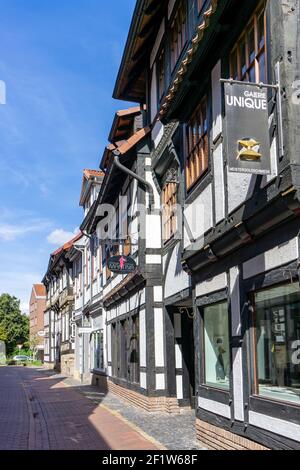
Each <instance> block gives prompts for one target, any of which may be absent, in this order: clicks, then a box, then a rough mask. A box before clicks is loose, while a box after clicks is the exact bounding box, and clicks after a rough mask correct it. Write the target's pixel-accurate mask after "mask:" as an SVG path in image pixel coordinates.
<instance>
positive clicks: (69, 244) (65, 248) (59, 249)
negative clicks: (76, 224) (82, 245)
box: [52, 232, 82, 256]
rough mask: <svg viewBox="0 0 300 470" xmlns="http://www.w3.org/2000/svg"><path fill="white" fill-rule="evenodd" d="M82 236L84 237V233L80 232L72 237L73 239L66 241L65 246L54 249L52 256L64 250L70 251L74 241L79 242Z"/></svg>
mask: <svg viewBox="0 0 300 470" xmlns="http://www.w3.org/2000/svg"><path fill="white" fill-rule="evenodd" d="M81 237H82V233H81V232H79V233H78V234H77V235H76V236H75V237H74V238H72V240H70V241H68V242H67V243H65V244H64V245H63V246H61V247H60V248H58V249H57V250H56V251H54V252H53V253H52V256H56V255H58V254H59V253H61V252H62V251H68V250H69V249H70V248H72V246H73V245H74V243H75V242H77V240H79V239H80V238H81Z"/></svg>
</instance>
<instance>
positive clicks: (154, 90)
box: [150, 64, 157, 121]
mask: <svg viewBox="0 0 300 470" xmlns="http://www.w3.org/2000/svg"><path fill="white" fill-rule="evenodd" d="M150 105H151V121H153V119H154V118H155V116H156V114H157V82H156V64H154V65H153V69H152V77H151V101H150Z"/></svg>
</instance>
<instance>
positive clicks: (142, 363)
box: [139, 310, 147, 367]
mask: <svg viewBox="0 0 300 470" xmlns="http://www.w3.org/2000/svg"><path fill="white" fill-rule="evenodd" d="M139 339H140V366H141V367H146V366H147V355H146V352H147V342H146V311H145V310H141V311H140V338H139Z"/></svg>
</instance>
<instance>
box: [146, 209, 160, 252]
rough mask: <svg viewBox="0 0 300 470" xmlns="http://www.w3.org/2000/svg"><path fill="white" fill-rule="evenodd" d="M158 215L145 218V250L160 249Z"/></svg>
mask: <svg viewBox="0 0 300 470" xmlns="http://www.w3.org/2000/svg"><path fill="white" fill-rule="evenodd" d="M160 224H161V218H160V215H159V214H157V215H147V216H146V248H161V225H160Z"/></svg>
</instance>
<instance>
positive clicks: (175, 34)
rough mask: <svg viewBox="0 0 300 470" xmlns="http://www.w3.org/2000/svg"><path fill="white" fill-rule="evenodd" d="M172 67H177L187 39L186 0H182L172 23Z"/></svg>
mask: <svg viewBox="0 0 300 470" xmlns="http://www.w3.org/2000/svg"><path fill="white" fill-rule="evenodd" d="M170 37H171V68H172V70H173V69H174V68H175V65H176V64H177V61H178V59H179V57H180V55H181V52H182V50H183V48H184V46H185V44H186V41H187V14H186V1H185V0H182V1H181V2H180V4H179V7H178V9H177V11H176V14H175V17H174V19H173V22H172V24H171V30H170Z"/></svg>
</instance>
